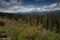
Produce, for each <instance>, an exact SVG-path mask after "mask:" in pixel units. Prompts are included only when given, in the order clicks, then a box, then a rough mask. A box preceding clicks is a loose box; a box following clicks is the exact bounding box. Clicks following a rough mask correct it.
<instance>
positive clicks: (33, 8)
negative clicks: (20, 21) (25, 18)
mask: <svg viewBox="0 0 60 40" xmlns="http://www.w3.org/2000/svg"><path fill="white" fill-rule="evenodd" d="M56 10H60V0H0V12H8V13H17V12H45V11H47V12H49V11H56Z"/></svg>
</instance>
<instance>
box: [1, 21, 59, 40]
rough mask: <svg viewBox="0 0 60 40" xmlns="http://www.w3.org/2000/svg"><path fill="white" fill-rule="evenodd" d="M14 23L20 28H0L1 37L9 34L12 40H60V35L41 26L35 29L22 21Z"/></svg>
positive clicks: (5, 26)
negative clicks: (3, 34)
mask: <svg viewBox="0 0 60 40" xmlns="http://www.w3.org/2000/svg"><path fill="white" fill-rule="evenodd" d="M13 22H15V23H17V24H20V25H19V26H18V27H17V26H15V25H11V26H9V25H4V26H0V35H1V34H2V33H5V34H9V36H10V37H11V39H12V40H15V39H14V38H16V40H27V39H28V40H60V36H59V34H57V33H55V32H52V31H50V30H46V29H44V28H43V27H42V25H41V24H40V25H38V26H37V27H35V26H31V25H30V24H27V23H24V22H20V21H18V22H16V21H13Z"/></svg>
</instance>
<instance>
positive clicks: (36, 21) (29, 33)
mask: <svg viewBox="0 0 60 40" xmlns="http://www.w3.org/2000/svg"><path fill="white" fill-rule="evenodd" d="M3 34H4V35H3ZM4 36H5V37H6V36H8V37H9V38H10V39H11V40H60V14H57V15H56V14H49V13H46V14H44V15H34V14H33V15H29V14H14V13H2V12H1V13H0V38H1V37H4Z"/></svg>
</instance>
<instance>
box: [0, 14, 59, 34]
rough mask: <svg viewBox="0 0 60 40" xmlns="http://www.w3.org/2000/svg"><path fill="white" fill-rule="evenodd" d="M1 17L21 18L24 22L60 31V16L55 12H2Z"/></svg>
mask: <svg viewBox="0 0 60 40" xmlns="http://www.w3.org/2000/svg"><path fill="white" fill-rule="evenodd" d="M0 17H3V18H8V19H10V20H12V19H13V20H16V21H18V20H19V19H21V20H22V21H23V22H26V23H27V24H28V23H29V24H30V25H33V26H35V27H36V26H37V25H39V24H42V26H43V27H44V28H46V29H47V30H51V31H55V32H56V33H59V32H60V16H59V15H54V14H45V15H28V14H27V15H24V14H13V13H0Z"/></svg>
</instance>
